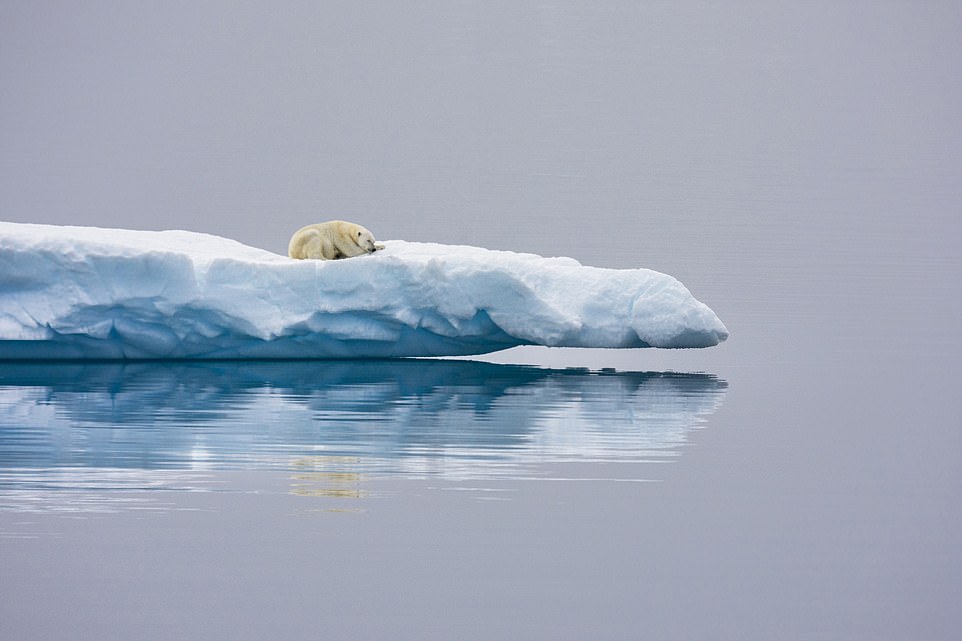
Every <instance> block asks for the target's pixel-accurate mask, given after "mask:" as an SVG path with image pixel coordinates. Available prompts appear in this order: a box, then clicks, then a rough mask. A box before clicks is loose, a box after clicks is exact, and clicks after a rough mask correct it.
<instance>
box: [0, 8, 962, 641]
mask: <svg viewBox="0 0 962 641" xmlns="http://www.w3.org/2000/svg"><path fill="white" fill-rule="evenodd" d="M0 30H2V34H0V35H2V37H0V82H2V86H4V88H5V91H4V99H3V100H2V101H0V130H2V136H0V167H2V169H3V171H0V217H3V218H4V219H9V220H18V221H29V222H52V223H73V224H89V225H103V226H126V227H140V228H152V229H153V228H172V227H173V228H187V229H192V230H196V231H207V232H213V233H218V234H221V235H227V236H231V237H234V238H237V239H239V240H242V241H244V242H247V243H250V244H253V245H257V246H260V247H264V248H267V249H271V250H274V251H279V252H280V251H283V249H284V247H286V243H287V239H288V237H289V234H290V231H291V230H293V229H296V228H298V227H300V226H301V225H302V224H304V223H305V222H310V221H313V220H314V219H323V218H333V217H342V218H348V219H356V220H358V222H361V223H363V224H365V226H367V227H369V228H371V229H372V230H373V231H374V232H375V233H376V234H377V235H378V236H379V237H382V238H386V239H390V238H403V239H408V240H429V241H439V242H446V243H469V244H473V245H482V246H487V247H493V248H501V249H512V250H521V251H532V252H536V253H540V254H544V255H568V256H573V257H575V258H577V259H578V260H581V261H582V262H583V263H585V264H591V265H599V266H608V267H634V266H644V267H650V268H653V269H657V270H660V271H664V272H668V273H670V274H672V275H674V276H676V277H678V278H679V279H680V280H682V281H683V282H684V283H685V284H686V285H687V286H688V287H689V288H690V289H691V290H692V292H693V293H694V294H695V296H696V297H698V298H699V299H701V300H703V301H704V302H706V303H707V304H708V305H710V306H711V307H712V308H713V309H714V310H715V311H716V312H718V314H719V316H720V317H721V318H722V320H723V321H724V322H725V323H726V325H727V326H728V328H729V329H730V330H731V333H732V336H731V338H730V339H729V341H728V342H727V343H725V344H723V345H721V346H719V347H718V348H713V349H709V350H694V351H679V352H676V351H654V350H628V351H602V350H548V349H534V348H524V349H516V350H509V351H507V352H503V353H499V354H493V355H491V356H489V357H487V358H485V359H483V360H484V361H487V362H463V361H438V362H434V361H429V362H420V361H416V362H410V363H408V362H403V363H398V362H360V363H343V362H338V363H234V364H230V363H214V364H206V365H203V364H195V363H190V364H179V365H164V364H129V365H126V366H121V365H117V364H98V365H93V364H92V365H87V366H81V365H78V364H56V365H50V366H39V365H27V364H11V363H0V638H3V639H7V638H9V639H18V640H24V641H32V640H34V639H37V640H40V639H43V640H45V641H46V640H50V639H74V638H91V639H118V640H120V639H123V640H127V639H171V638H177V639H205V640H211V639H225V640H226V639H230V640H231V641H235V640H237V639H316V638H324V639H344V640H371V641H376V640H379V639H401V640H407V639H410V640H412V641H415V640H417V641H421V640H426V639H438V640H446V639H512V640H513V639H551V640H559V639H577V640H581V639H639V638H644V639H726V640H727V639H730V640H733V641H746V640H756V639H757V640H759V641H762V640H764V641H770V640H772V639H786V640H792V641H794V640H798V639H802V640H809V639H817V640H825V641H834V640H836V639H846V640H852V639H855V640H865V641H879V640H892V641H896V640H898V641H902V640H904V639H918V640H932V641H943V640H944V641H949V640H955V639H958V638H960V636H962V612H960V609H959V607H958V604H959V603H960V602H962V588H960V585H962V581H960V578H962V510H960V509H959V506H960V505H962V403H960V402H959V400H958V399H959V391H960V386H959V382H958V368H959V363H960V362H962V338H960V334H959V329H960V325H962V323H960V321H962V285H960V283H962V259H960V255H962V252H960V251H959V248H960V247H962V222H960V221H962V219H960V213H962V119H960V118H959V114H960V113H962V83H959V82H958V78H959V77H962V68H960V67H962V45H960V43H962V14H960V12H959V10H958V3H957V2H945V3H940V2H926V3H870V2H864V3H863V2H846V3H838V2H809V3H777V2H776V3H754V2H725V3H720V2H719V3H714V2H697V3H694V2H692V3H688V2H670V3H660V2H626V3H620V2H612V3H603V4H602V5H599V4H598V3H577V2H572V3H568V2H563V3H552V2H536V3H523V2H510V3H475V2H459V3H443V4H441V5H437V6H427V5H419V6H417V7H414V6H411V5H410V4H408V3H404V4H398V5H396V6H395V5H393V4H390V3H383V4H372V5H366V4H364V3H360V4H359V3H344V4H336V5H332V4H318V5H312V4H308V5H296V4H294V3H285V4H283V5H281V6H280V7H279V8H275V7H274V6H273V5H272V6H271V7H265V6H259V5H255V4H249V5H248V4H246V3H229V4H225V5H221V4H219V3H217V2H205V3H189V4H188V5H183V6H177V5H175V4H164V5H162V6H161V5H159V6H157V7H152V8H148V7H140V6H138V5H130V6H129V7H126V6H124V7H121V6H111V5H110V4H109V3H108V4H105V5H101V6H98V7H89V6H84V5H83V4H76V5H70V6H69V7H68V6H64V7H59V8H58V10H57V11H56V12H51V11H49V10H46V9H43V5H42V4H36V6H35V5H34V4H23V3H14V4H10V3H8V4H6V5H3V6H2V7H0ZM319 212H320V213H319ZM265 220H269V221H270V223H269V224H267V225H265V224H264V221H265Z"/></svg>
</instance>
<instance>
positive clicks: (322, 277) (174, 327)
mask: <svg viewBox="0 0 962 641" xmlns="http://www.w3.org/2000/svg"><path fill="white" fill-rule="evenodd" d="M384 244H385V245H386V248H385V249H384V250H382V251H378V252H377V253H375V254H370V255H365V256H360V257H356V258H351V259H346V260H337V261H311V260H305V261H299V260H292V259H289V258H287V257H286V256H279V255H277V254H273V253H271V252H268V251H265V250H261V249H257V248H254V247H250V246H247V245H243V244H241V243H238V242H236V241H233V240H229V239H226V238H220V237H217V236H211V235H208V234H199V233H194V232H186V231H162V232H153V231H133V230H122V229H100V228H95V227H65V226H53V225H30V224H18V223H0V359H74V358H97V359H113V358H145V359H146V358H387V357H404V356H454V355H467V354H483V353H486V352H493V351H497V350H501V349H505V348H508V347H514V346H517V345H547V346H552V347H603V348H633V347H665V348H689V347H711V346H713V345H717V344H718V343H720V342H721V341H724V340H725V339H726V338H727V337H728V330H727V329H726V328H725V325H724V324H723V323H722V322H721V321H720V320H719V319H718V317H717V316H716V315H715V313H714V312H713V311H712V310H711V309H709V308H708V307H707V306H706V305H704V304H703V303H701V302H699V301H698V300H696V299H695V298H694V297H693V296H692V295H691V293H690V292H689V291H688V290H687V289H686V288H685V286H684V285H682V284H681V283H680V282H679V281H677V280H676V279H674V278H672V277H671V276H668V275H666V274H661V273H659V272H655V271H651V270H648V269H617V270H616V269H603V268H598V267H588V266H583V265H581V264H580V263H578V262H577V261H576V260H574V259H571V258H544V257H542V256H536V255H533V254H519V253H514V252H506V251H495V250H489V249H483V248H479V247H468V246H453V245H440V244H434V243H414V242H406V241H400V240H395V241H387V242H386V243H384Z"/></svg>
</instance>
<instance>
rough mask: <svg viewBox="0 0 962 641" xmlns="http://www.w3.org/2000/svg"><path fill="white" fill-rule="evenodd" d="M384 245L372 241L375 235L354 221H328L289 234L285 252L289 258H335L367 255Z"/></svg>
mask: <svg viewBox="0 0 962 641" xmlns="http://www.w3.org/2000/svg"><path fill="white" fill-rule="evenodd" d="M383 248H384V246H383V245H379V244H377V243H375V242H374V234H372V233H371V232H370V231H368V230H367V229H365V228H364V227H361V226H360V225H357V224H355V223H349V222H345V221H343V220H329V221H327V222H324V223H316V224H314V225H307V226H305V227H301V228H300V229H298V230H297V231H296V232H294V235H293V236H292V237H291V242H290V244H289V245H288V246H287V255H288V256H290V257H291V258H314V259H318V260H334V259H336V258H351V257H352V256H360V255H362V254H370V253H373V252H375V251H377V250H378V249H383Z"/></svg>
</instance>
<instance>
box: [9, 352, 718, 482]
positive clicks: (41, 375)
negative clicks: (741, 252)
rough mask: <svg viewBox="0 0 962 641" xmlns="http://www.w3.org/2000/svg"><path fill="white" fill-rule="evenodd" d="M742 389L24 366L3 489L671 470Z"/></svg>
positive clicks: (237, 369)
mask: <svg viewBox="0 0 962 641" xmlns="http://www.w3.org/2000/svg"><path fill="white" fill-rule="evenodd" d="M726 387H727V386H726V383H725V382H724V381H722V380H719V379H718V378H716V377H714V376H711V375H687V374H685V375H682V374H661V373H634V372H587V371H581V370H549V369H540V368H533V367H520V366H507V365H494V364H489V363H473V362H466V361H343V362H341V361H325V362H303V361H301V362H231V363H176V364H175V363H168V364H157V363H151V364H148V363H139V364H67V363H58V364H9V363H8V364H5V365H4V366H3V368H2V370H0V473H2V474H3V476H2V477H0V491H6V492H10V491H12V490H15V489H20V490H22V489H23V488H24V487H33V488H35V489H36V490H37V491H43V487H44V486H43V481H44V479H46V480H48V481H49V480H50V479H53V478H57V477H58V475H59V478H62V477H63V476H64V475H67V476H71V475H74V478H76V479H78V480H81V476H82V475H84V474H85V475H86V478H87V479H88V480H89V479H90V478H91V477H92V476H95V475H96V474H97V473H98V472H97V471H104V472H106V471H110V472H109V473H110V474H115V473H116V471H117V470H128V471H130V472H132V473H133V474H134V475H135V476H137V475H140V476H141V478H142V479H148V478H152V477H151V474H153V475H154V476H156V477H157V478H161V476H162V475H160V474H159V473H160V472H164V471H169V472H171V473H175V472H176V473H196V474H200V473H204V472H210V473H214V472H215V471H218V470H236V469H244V470H250V469H254V470H282V471H285V472H290V473H292V474H295V475H298V474H299V475H301V476H302V477H303V478H301V479H299V480H298V483H296V484H295V485H296V491H298V492H302V493H314V494H317V493H318V492H319V493H320V494H321V495H323V494H324V493H325V492H327V493H328V495H332V494H331V493H332V492H333V493H337V492H342V493H343V492H347V493H352V492H353V493H355V494H356V495H357V496H360V495H361V492H360V490H359V489H358V487H357V483H356V481H358V479H360V478H361V477H362V476H365V477H366V476H370V475H383V476H397V475H405V476H444V477H457V478H471V477H485V478H522V477H528V476H532V475H536V470H537V469H538V468H539V467H540V466H543V465H545V464H551V463H559V462H569V461H578V462H587V463H604V462H615V461H627V462H639V461H650V460H659V459H664V458H666V457H671V456H676V455H677V454H678V448H679V446H681V445H682V444H684V443H685V441H686V439H687V434H688V432H689V431H690V430H692V429H693V428H697V427H699V426H700V425H701V424H702V422H703V421H704V419H705V418H706V417H707V416H708V415H710V414H711V413H712V412H713V411H715V409H716V408H717V407H718V406H719V405H720V403H721V401H722V399H723V397H724V392H725V389H726ZM78 474H80V475H81V476H77V475H78ZM38 482H39V485H38ZM61 485H62V484H61ZM133 485H134V486H136V483H134V484H133ZM176 485H177V479H176V477H175V479H174V481H173V482H171V483H168V482H161V488H173V487H174V486H176ZM190 485H192V489H196V488H193V484H190ZM161 488H155V489H161ZM298 488H299V489H298ZM143 489H151V486H150V485H149V484H148V485H146V486H144V487H143Z"/></svg>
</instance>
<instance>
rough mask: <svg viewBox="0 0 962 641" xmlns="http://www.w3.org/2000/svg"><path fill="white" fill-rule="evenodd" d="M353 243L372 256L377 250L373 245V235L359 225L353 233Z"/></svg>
mask: <svg viewBox="0 0 962 641" xmlns="http://www.w3.org/2000/svg"><path fill="white" fill-rule="evenodd" d="M354 242H355V243H357V245H358V247H360V248H361V249H363V250H364V251H366V252H367V253H369V254H373V253H374V251H375V250H376V249H377V247H376V246H375V245H374V234H372V233H371V232H369V231H368V230H367V229H365V228H364V227H361V226H360V225H358V226H357V229H356V230H355V231H354Z"/></svg>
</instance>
